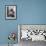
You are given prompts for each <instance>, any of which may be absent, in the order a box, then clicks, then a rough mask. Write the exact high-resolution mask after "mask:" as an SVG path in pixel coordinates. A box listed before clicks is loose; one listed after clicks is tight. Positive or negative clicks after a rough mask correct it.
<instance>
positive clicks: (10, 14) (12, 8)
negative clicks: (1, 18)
mask: <svg viewBox="0 0 46 46" xmlns="http://www.w3.org/2000/svg"><path fill="white" fill-rule="evenodd" d="M5 10H6V11H5V18H6V19H9V20H14V19H16V5H5Z"/></svg>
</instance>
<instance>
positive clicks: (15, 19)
mask: <svg viewBox="0 0 46 46" xmlns="http://www.w3.org/2000/svg"><path fill="white" fill-rule="evenodd" d="M7 6H15V9H16V14H15V17H16V18H13V19H12V18H11V19H7V18H6V17H7V15H6V14H7V12H6V11H7V10H6V8H7ZM16 19H17V6H16V5H5V20H16Z"/></svg>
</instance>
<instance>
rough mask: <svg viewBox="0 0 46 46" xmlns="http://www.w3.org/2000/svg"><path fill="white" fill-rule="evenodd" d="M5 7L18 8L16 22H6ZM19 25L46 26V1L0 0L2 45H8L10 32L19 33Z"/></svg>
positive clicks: (0, 40) (0, 39)
mask: <svg viewBox="0 0 46 46" xmlns="http://www.w3.org/2000/svg"><path fill="white" fill-rule="evenodd" d="M5 5H16V6H17V19H16V20H5ZM18 24H46V0H0V44H1V43H2V44H5V43H6V44H7V43H8V39H7V37H8V34H9V32H14V31H15V32H16V33H17V32H18V30H17V26H18ZM16 43H17V39H16Z"/></svg>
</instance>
